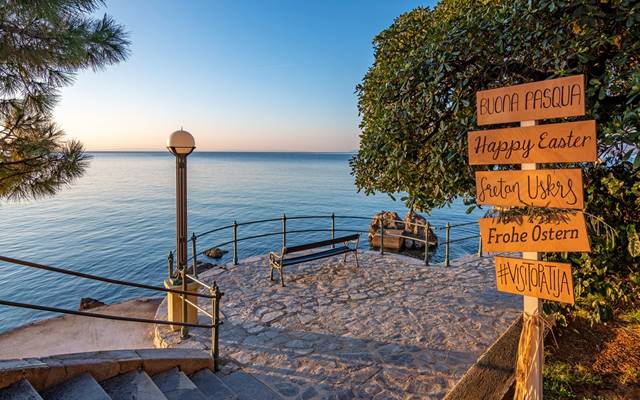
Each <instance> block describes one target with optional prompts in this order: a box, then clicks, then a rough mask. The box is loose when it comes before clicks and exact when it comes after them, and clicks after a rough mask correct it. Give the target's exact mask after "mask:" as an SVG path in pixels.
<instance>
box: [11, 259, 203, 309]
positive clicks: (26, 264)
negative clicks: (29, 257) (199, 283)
mask: <svg viewBox="0 0 640 400" xmlns="http://www.w3.org/2000/svg"><path fill="white" fill-rule="evenodd" d="M0 261H4V262H7V263H10V264H16V265H22V266H24V267H29V268H36V269H42V270H45V271H49V272H57V273H60V274H65V275H72V276H77V277H79V278H84V279H91V280H94V281H99V282H106V283H113V284H115V285H122V286H130V287H137V288H140V289H148V290H155V291H158V292H165V293H176V294H186V295H188V296H196V297H204V298H207V299H212V298H213V296H211V295H209V294H204V293H199V292H190V291H183V290H178V289H167V288H164V287H160V286H153V285H146V284H144V283H136V282H129V281H123V280H120V279H113V278H106V277H104V276H99V275H92V274H86V273H84V272H77V271H71V270H68V269H64V268H58V267H52V266H49V265H44V264H38V263H34V262H31V261H25V260H18V259H17V258H11V257H5V256H0Z"/></svg>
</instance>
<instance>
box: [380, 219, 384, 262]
mask: <svg viewBox="0 0 640 400" xmlns="http://www.w3.org/2000/svg"><path fill="white" fill-rule="evenodd" d="M380 254H381V255H384V221H382V222H380Z"/></svg>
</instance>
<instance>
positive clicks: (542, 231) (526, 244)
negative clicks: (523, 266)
mask: <svg viewBox="0 0 640 400" xmlns="http://www.w3.org/2000/svg"><path fill="white" fill-rule="evenodd" d="M564 217H565V220H564V221H554V222H546V223H540V222H538V221H535V220H534V221H532V222H531V221H529V218H528V217H526V216H525V217H523V220H522V221H521V222H517V221H513V222H507V223H504V222H499V220H498V218H480V220H479V221H478V223H479V225H480V235H481V236H482V248H483V249H484V250H485V251H487V252H500V251H527V252H537V251H549V252H551V251H559V252H564V251H584V252H588V251H591V246H590V244H589V237H588V236H587V227H586V224H585V221H584V214H582V213H581V212H578V213H575V214H566V215H565V216H564Z"/></svg>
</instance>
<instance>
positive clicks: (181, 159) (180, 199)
mask: <svg viewBox="0 0 640 400" xmlns="http://www.w3.org/2000/svg"><path fill="white" fill-rule="evenodd" d="M195 148H196V143H195V140H194V139H193V136H191V134H190V133H189V132H187V131H184V130H182V129H180V130H179V131H175V132H173V133H172V134H171V135H169V138H168V139H167V149H169V151H170V152H171V154H173V155H174V156H176V252H177V254H176V255H177V257H176V258H177V260H176V261H177V266H178V271H180V274H181V276H180V278H181V281H182V290H183V291H187V277H186V275H187V156H188V155H189V154H191V152H193V150H194V149H195ZM182 296H183V298H182V322H187V321H188V318H187V302H186V301H184V300H185V295H184V294H183V295H182ZM180 332H181V337H182V338H183V339H185V338H187V337H188V335H189V332H188V330H187V327H186V326H183V327H182V329H181V330H180Z"/></svg>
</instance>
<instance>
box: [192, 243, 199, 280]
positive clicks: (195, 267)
mask: <svg viewBox="0 0 640 400" xmlns="http://www.w3.org/2000/svg"><path fill="white" fill-rule="evenodd" d="M196 239H197V236H196V233H195V232H193V234H192V235H191V252H192V255H193V276H194V277H196V278H197V277H198V260H197V258H198V252H197V251H196Z"/></svg>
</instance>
